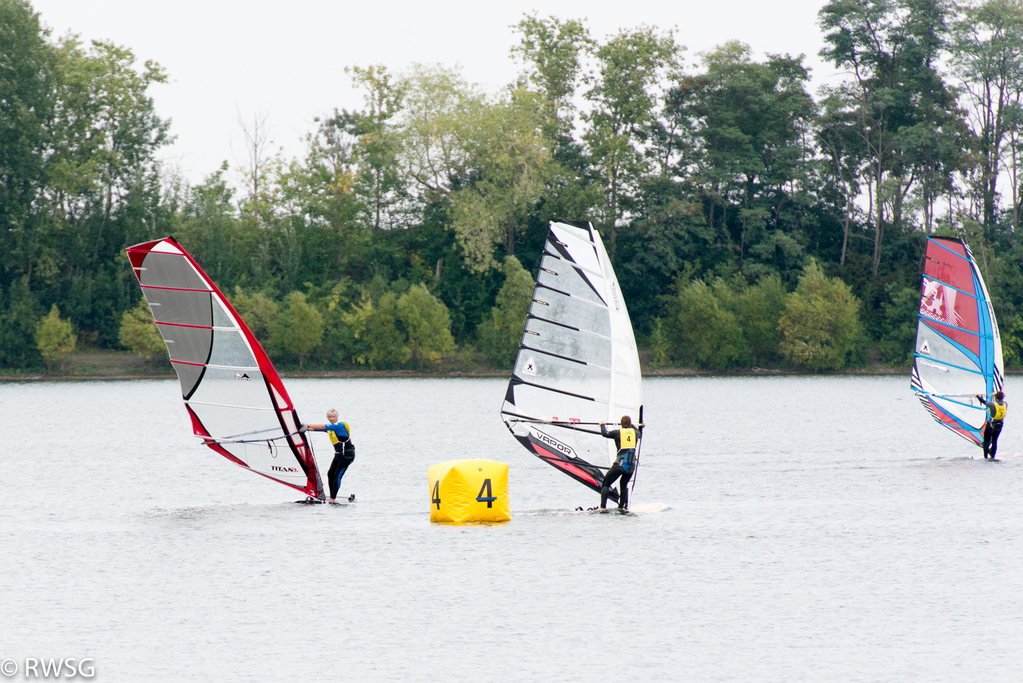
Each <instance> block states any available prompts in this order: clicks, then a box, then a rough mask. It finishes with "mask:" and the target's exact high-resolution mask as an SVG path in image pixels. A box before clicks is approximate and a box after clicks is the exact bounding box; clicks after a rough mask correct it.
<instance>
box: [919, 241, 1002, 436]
mask: <svg viewBox="0 0 1023 683" xmlns="http://www.w3.org/2000/svg"><path fill="white" fill-rule="evenodd" d="M924 264H925V265H924V274H923V286H922V291H921V294H920V310H919V312H918V322H917V333H916V350H915V352H914V354H913V374H912V380H911V385H912V387H913V391H914V392H915V393H916V396H917V397H918V398H919V399H920V402H921V403H923V405H924V408H926V409H927V411H928V412H929V413H930V414H931V415H932V416H933V417H934V419H935V420H937V422H938V424H940V425H942V426H943V427H946V428H948V429H950V430H952V431H953V432H955V433H956V434H958V435H959V436H961V437H962V438H964V439H966V440H967V441H970V442H972V443H975V444H978V445H980V444H982V443H983V441H984V423H985V421H986V419H987V408H985V407H984V405H983V404H981V403H980V402H979V401H978V400H977V398H976V395H978V394H979V395H991V394H993V393H995V392H996V391H1001V390H1002V343H1001V339H1000V338H999V336H998V323H997V321H996V320H995V313H994V310H993V309H992V308H991V297H989V296H988V292H987V287H986V286H985V285H984V278H983V277H981V275H980V270H979V269H978V268H977V263H976V261H975V260H974V258H973V253H972V252H971V251H970V247H969V246H968V245H967V244H966V242H964V241H963V240H961V239H956V238H949V237H929V238H928V239H927V254H926V260H925V262H924Z"/></svg>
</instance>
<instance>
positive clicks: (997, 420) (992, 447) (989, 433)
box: [977, 391, 1009, 460]
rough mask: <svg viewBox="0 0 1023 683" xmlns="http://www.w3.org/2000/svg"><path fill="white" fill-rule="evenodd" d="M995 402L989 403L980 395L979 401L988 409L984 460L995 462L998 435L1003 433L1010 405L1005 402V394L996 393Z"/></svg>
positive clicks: (985, 426) (985, 425)
mask: <svg viewBox="0 0 1023 683" xmlns="http://www.w3.org/2000/svg"><path fill="white" fill-rule="evenodd" d="M993 398H994V399H995V400H994V401H988V400H987V399H986V398H984V397H983V396H980V395H978V396H977V400H978V401H980V402H981V404H982V405H984V406H985V407H987V413H988V414H987V421H986V422H985V423H984V444H983V446H984V459H985V460H994V459H995V453H997V452H998V435H999V434H1001V433H1002V421H1003V420H1004V419H1005V411H1006V410H1007V409H1008V407H1009V404H1008V403H1006V402H1005V393H1003V392H1001V391H996V392H995V395H994V397H993Z"/></svg>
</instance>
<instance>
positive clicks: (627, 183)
mask: <svg viewBox="0 0 1023 683" xmlns="http://www.w3.org/2000/svg"><path fill="white" fill-rule="evenodd" d="M818 25H819V27H820V29H821V32H822V37H823V45H824V49H823V50H822V51H821V53H820V56H821V57H822V58H824V59H825V60H826V61H827V62H828V63H830V64H832V65H833V66H835V67H836V68H837V69H839V71H840V72H842V74H843V75H841V76H839V77H838V78H837V79H832V80H831V81H830V82H829V83H828V84H827V85H824V86H822V87H820V88H817V89H816V91H811V87H812V81H811V78H810V72H809V68H808V66H807V65H806V64H805V63H804V62H805V59H804V57H803V56H792V55H781V54H766V55H759V54H758V53H756V52H755V51H754V49H753V48H752V47H751V46H749V45H745V44H743V43H740V42H735V41H730V42H726V43H724V44H722V45H719V46H717V47H716V48H715V49H713V50H710V51H707V52H704V53H700V54H696V55H691V54H689V53H687V52H686V50H685V47H684V40H685V35H684V34H683V33H682V32H681V31H678V30H675V29H665V30H662V29H659V28H657V27H651V26H646V25H644V24H642V23H640V24H639V25H638V26H636V27H633V28H621V29H619V30H617V31H616V32H615V33H613V34H609V35H606V36H594V35H591V34H590V30H589V28H588V27H587V25H586V23H585V21H580V20H576V19H562V18H558V17H554V16H548V17H544V16H540V15H537V14H532V15H524V16H523V18H522V19H521V21H519V22H518V24H516V25H515V26H514V27H512V30H513V32H514V34H515V35H516V36H517V37H518V42H517V43H516V44H515V45H514V47H512V49H511V53H510V54H509V59H512V60H515V61H516V62H517V63H518V64H519V65H520V66H521V69H520V71H519V74H518V76H517V77H516V79H515V81H514V82H512V83H508V84H507V85H506V86H505V87H504V88H502V89H501V90H500V91H499V92H496V93H493V94H487V89H486V88H484V87H482V86H480V85H478V84H474V83H470V82H467V81H466V80H465V78H464V77H463V75H462V73H461V72H460V71H459V69H458V68H457V67H446V66H444V65H439V64H438V65H424V64H413V65H411V66H409V67H407V68H406V69H404V70H402V71H400V72H399V71H394V72H392V71H389V70H388V68H387V67H386V66H385V65H380V64H376V65H363V66H359V65H354V64H353V65H349V66H346V67H345V68H344V72H345V73H346V74H347V76H348V77H349V78H350V79H351V81H352V85H353V86H354V87H355V89H356V90H357V91H358V92H361V93H362V95H363V101H362V104H361V106H360V105H356V106H355V108H352V109H343V108H338V109H335V110H333V112H331V113H330V114H329V115H324V116H319V117H316V118H314V119H313V122H314V123H313V124H311V129H310V130H309V131H308V133H307V134H306V136H305V138H304V142H305V151H304V153H303V154H301V155H300V156H299V157H295V158H290V159H288V158H284V157H282V156H281V155H280V154H275V153H274V152H273V149H274V147H275V144H274V142H273V141H272V140H271V138H270V137H269V131H270V129H271V125H270V123H271V122H270V121H268V117H267V116H266V115H263V114H259V113H256V114H255V115H254V116H252V118H251V120H250V119H249V118H248V117H247V116H246V117H245V121H244V122H241V121H240V124H241V127H242V129H243V130H242V133H243V138H244V139H245V141H246V142H245V146H246V151H247V154H246V155H245V158H246V159H247V160H248V161H247V162H240V163H239V164H236V165H235V166H232V165H230V164H228V163H227V162H226V161H225V162H224V163H223V164H222V165H221V166H220V168H216V169H208V171H209V173H208V174H207V175H206V176H205V178H204V180H203V181H202V182H201V183H199V184H190V183H189V182H187V181H186V180H185V179H184V178H182V177H181V174H180V171H179V170H177V169H175V168H173V167H172V166H171V165H169V164H168V163H165V162H162V161H161V160H160V155H161V153H162V150H163V149H164V148H165V147H166V146H167V145H168V144H170V142H171V141H172V139H173V135H174V131H173V128H172V126H171V123H172V122H171V120H170V119H168V118H164V117H163V116H161V115H160V113H159V112H158V111H157V108H156V103H155V101H154V100H153V97H152V92H151V91H152V88H153V87H155V86H157V85H159V84H161V83H164V82H166V81H167V80H168V79H169V78H172V77H173V76H174V75H173V74H170V73H168V72H167V71H165V70H164V68H163V67H161V66H160V65H159V64H157V63H155V62H153V61H151V60H148V61H147V60H144V59H143V57H144V56H142V55H138V56H137V55H136V54H135V53H134V52H133V51H132V49H131V48H130V47H125V46H118V45H115V44H114V43H112V42H109V41H101V40H100V41H91V42H88V43H86V42H85V41H83V40H82V39H81V38H80V37H78V36H75V35H73V34H68V35H66V36H63V37H54V36H53V35H51V32H50V31H49V30H48V29H47V28H46V26H45V22H44V20H43V18H42V17H41V16H40V15H39V14H38V13H37V12H36V11H35V10H34V9H33V8H32V5H31V2H30V0H0V55H3V56H4V60H0V61H4V63H5V64H8V63H9V64H12V65H14V67H16V68H12V69H9V70H7V71H4V73H3V77H2V78H0V102H6V103H10V105H11V106H7V105H5V106H3V107H0V376H6V377H22V378H24V377H61V378H70V377H87V378H88V377H96V378H99V377H104V378H108V377H117V376H130V377H136V376H149V375H152V374H154V373H155V374H157V375H165V374H166V375H169V374H170V372H171V368H170V366H169V365H168V364H167V361H166V355H165V354H166V351H165V347H164V345H163V341H162V340H161V338H160V335H159V333H158V330H157V328H156V326H155V325H154V323H153V318H152V314H151V311H150V308H149V306H148V305H147V304H146V302H145V301H144V300H143V299H142V294H141V290H140V288H139V286H138V284H137V282H136V279H135V277H134V275H133V273H132V267H131V263H130V262H129V259H128V257H127V255H126V254H125V248H126V247H129V246H130V245H134V244H138V243H142V242H147V241H150V240H155V239H160V238H163V237H166V236H172V237H173V238H174V239H175V240H177V241H178V242H179V243H180V244H181V246H182V247H183V248H184V249H185V250H187V251H188V252H189V253H190V254H191V256H192V257H193V258H194V259H195V261H196V263H198V264H199V265H200V266H201V267H202V268H203V270H204V271H205V272H206V273H207V274H208V275H209V277H210V278H211V279H212V280H213V281H214V282H216V283H217V286H218V287H219V288H220V290H221V291H222V292H223V293H224V295H225V296H226V297H227V299H228V300H229V301H230V304H231V306H232V307H233V308H234V309H235V310H236V311H237V313H238V314H239V315H240V317H241V318H242V319H243V320H244V321H245V322H246V324H247V325H248V327H249V328H250V330H251V331H252V333H253V335H254V336H255V337H256V338H257V339H258V340H259V342H260V344H261V345H262V346H263V348H264V349H265V350H266V352H267V355H268V356H269V358H270V359H271V360H272V362H273V363H274V364H275V365H276V366H277V367H278V368H279V369H283V371H284V374H285V375H286V376H327V375H324V374H322V373H337V375H336V376H351V377H355V376H366V377H375V376H394V377H405V376H410V377H414V376H424V377H437V376H452V375H455V376H475V375H481V374H486V375H489V374H491V373H492V372H494V368H509V367H511V365H512V362H513V360H514V358H515V355H516V353H517V350H518V347H519V343H520V341H521V340H522V334H523V323H524V321H525V320H526V316H527V314H528V312H529V311H530V310H531V306H532V293H533V281H534V276H535V275H536V274H537V273H538V271H539V268H540V260H541V258H542V255H543V253H544V251H545V249H547V248H548V247H547V241H546V240H547V233H548V225H549V223H550V221H552V220H557V219H567V220H580V221H589V222H590V223H592V225H593V226H594V228H595V229H596V230H597V231H599V233H600V234H601V236H602V239H603V240H604V243H605V245H606V246H607V248H608V254H609V257H610V261H611V263H612V264H613V266H614V270H615V272H616V274H617V276H618V280H619V283H620V285H621V293H622V295H623V297H624V300H625V301H627V302H628V310H629V315H630V317H631V320H632V325H633V329H634V331H635V336H636V341H637V343H638V344H639V346H640V348H641V349H643V354H642V355H643V358H642V361H643V363H644V365H645V366H646V367H648V368H649V369H648V370H647V374H648V376H652V375H655V374H669V375H670V374H679V375H685V374H689V373H692V374H724V375H727V374H736V375H744V374H786V373H793V372H796V373H799V372H806V373H825V372H848V373H854V374H862V373H873V372H880V373H889V372H893V373H897V372H903V371H902V370H887V369H886V368H906V367H908V364H909V363H910V362H912V358H913V355H914V351H915V338H916V335H917V329H918V312H919V311H920V300H921V274H922V271H923V266H924V263H925V253H926V251H925V250H926V245H927V240H928V238H929V237H932V236H937V235H940V236H948V237H955V238H959V239H962V240H964V242H965V243H966V244H968V245H969V247H970V249H971V252H972V254H973V256H974V257H975V259H976V262H977V264H978V267H979V269H980V271H981V273H982V275H983V278H984V281H985V283H986V285H987V288H988V292H989V293H990V302H989V303H990V306H991V310H992V313H993V315H994V317H995V318H996V319H997V321H998V325H999V331H1000V339H1001V344H1002V350H1003V353H1004V360H1005V367H1006V368H1019V367H1021V365H1023V241H1021V240H1020V239H1018V236H1019V233H1020V230H1021V229H1023V191H1021V190H1020V188H1023V156H1021V155H1020V151H1021V150H1023V116H1020V115H1019V111H1020V104H1019V103H1020V102H1023V3H1020V2H1018V1H1016V0H1013V1H1012V2H1006V1H1004V0H971V1H970V2H967V3H961V4H949V3H942V2H938V1H937V0H920V1H919V2H918V1H916V0H913V1H910V0H892V1H891V2H873V1H871V2H866V3H856V2H846V1H844V0H827V2H825V3H824V4H823V7H822V8H821V9H820V11H819V13H818ZM993 64H998V65H999V67H998V69H996V70H994V71H992V68H993V67H992V66H991V65H993ZM211 68H216V65H215V64H211ZM8 71H9V73H8ZM990 92H997V93H998V94H999V95H998V97H997V98H992V97H990V96H985V95H984V93H990ZM239 118H241V117H239ZM540 303H541V304H542V303H543V302H540ZM125 349H128V350H130V351H131V352H132V353H133V354H134V356H136V358H134V359H131V358H129V357H128V356H129V355H130V354H128V355H122V356H116V355H113V356H111V355H107V356H102V357H101V356H97V355H96V354H97V353H99V352H103V353H107V354H116V353H122V354H124V353H126V352H125V351H124V350H125ZM143 359H149V360H148V361H146V360H143ZM147 363H148V364H147ZM125 368H127V369H125ZM689 368H699V370H696V369H693V370H689ZM751 368H771V370H763V371H757V370H751ZM356 369H357V370H356ZM296 370H297V371H298V372H297V373H296V372H295V371H296ZM904 372H906V373H907V374H908V370H905V371H904ZM494 374H503V373H498V372H495V373H494Z"/></svg>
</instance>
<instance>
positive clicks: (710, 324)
mask: <svg viewBox="0 0 1023 683" xmlns="http://www.w3.org/2000/svg"><path fill="white" fill-rule="evenodd" d="M667 310H668V315H667V316H666V318H665V319H664V321H663V327H662V329H663V333H664V334H665V335H666V337H667V339H668V341H669V342H670V344H671V350H670V351H669V352H668V355H669V357H670V358H672V359H673V360H675V361H679V362H682V363H683V364H686V365H699V366H701V367H709V368H715V369H722V368H726V367H729V366H731V365H736V364H738V363H740V362H741V361H742V360H743V359H744V356H745V347H746V342H745V340H744V339H743V337H742V327H741V326H740V325H739V321H738V320H737V319H736V316H735V314H734V313H732V312H731V311H729V310H728V309H727V308H726V307H724V306H722V305H721V304H720V303H719V301H718V298H717V297H716V296H715V295H714V290H713V289H712V288H711V287H709V286H707V284H706V283H705V282H704V281H703V280H694V281H693V282H690V283H689V284H688V285H686V286H684V287H682V288H681V289H680V290H679V292H678V294H677V295H675V296H674V297H672V298H670V299H669V300H668V305H667Z"/></svg>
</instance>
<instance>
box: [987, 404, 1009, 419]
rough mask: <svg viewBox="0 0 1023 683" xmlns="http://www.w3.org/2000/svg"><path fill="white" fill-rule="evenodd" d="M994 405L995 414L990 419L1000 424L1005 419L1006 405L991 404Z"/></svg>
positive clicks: (1007, 406) (1007, 405)
mask: <svg viewBox="0 0 1023 683" xmlns="http://www.w3.org/2000/svg"><path fill="white" fill-rule="evenodd" d="M993 403H994V404H995V414H994V415H992V416H991V419H992V420H993V421H995V422H1001V421H1002V420H1004V419H1005V411H1006V410H1008V408H1009V404H1008V403H999V402H998V401H994V402H993Z"/></svg>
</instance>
